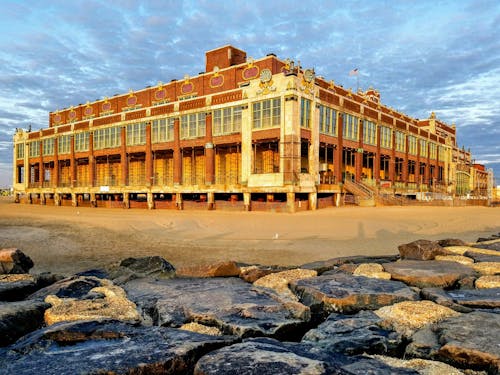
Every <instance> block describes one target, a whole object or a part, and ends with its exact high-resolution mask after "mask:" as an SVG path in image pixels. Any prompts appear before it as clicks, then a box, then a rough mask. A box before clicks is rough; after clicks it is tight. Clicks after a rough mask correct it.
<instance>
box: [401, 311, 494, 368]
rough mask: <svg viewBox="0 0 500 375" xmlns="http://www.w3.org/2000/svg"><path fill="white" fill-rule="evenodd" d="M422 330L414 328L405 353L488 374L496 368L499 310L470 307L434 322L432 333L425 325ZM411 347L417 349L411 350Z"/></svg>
mask: <svg viewBox="0 0 500 375" xmlns="http://www.w3.org/2000/svg"><path fill="white" fill-rule="evenodd" d="M424 330H425V332H424V333H423V334H422V332H419V331H417V332H416V333H415V335H414V336H413V337H412V340H413V343H412V344H410V346H409V347H408V349H407V354H409V355H415V354H417V355H419V354H423V355H424V356H426V355H427V356H429V357H431V358H432V359H437V360H441V361H445V362H448V363H450V364H452V365H454V366H458V367H463V368H470V369H475V370H486V371H488V372H489V373H492V374H496V373H498V371H499V370H500V346H499V345H498V338H499V337H500V314H494V313H488V312H483V311H474V312H471V313H469V314H462V315H460V316H457V317H453V318H448V319H445V320H443V321H441V322H439V323H436V324H434V325H433V326H432V327H431V331H432V332H433V335H432V334H430V332H431V331H430V330H429V327H426V328H424ZM414 343H416V344H415V345H414ZM414 347H417V348H418V349H419V350H420V352H418V351H416V350H413V349H414Z"/></svg>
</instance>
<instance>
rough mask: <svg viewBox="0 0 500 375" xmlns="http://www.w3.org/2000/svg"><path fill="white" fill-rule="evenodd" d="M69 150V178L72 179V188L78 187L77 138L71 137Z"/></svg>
mask: <svg viewBox="0 0 500 375" xmlns="http://www.w3.org/2000/svg"><path fill="white" fill-rule="evenodd" d="M70 141H71V142H70V149H69V178H70V179H71V187H75V185H76V159H75V136H74V135H72V136H71V137H70Z"/></svg>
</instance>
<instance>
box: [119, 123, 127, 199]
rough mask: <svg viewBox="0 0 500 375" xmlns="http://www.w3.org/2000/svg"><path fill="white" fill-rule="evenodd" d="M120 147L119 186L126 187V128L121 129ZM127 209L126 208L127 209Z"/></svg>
mask: <svg viewBox="0 0 500 375" xmlns="http://www.w3.org/2000/svg"><path fill="white" fill-rule="evenodd" d="M120 135H121V147H120V164H121V169H122V170H121V172H122V176H121V181H120V183H121V185H122V186H127V184H128V160H127V128H126V127H125V126H123V127H122V131H121V134H120ZM123 201H125V194H124V195H123ZM127 204H128V194H127ZM127 208H128V207H127Z"/></svg>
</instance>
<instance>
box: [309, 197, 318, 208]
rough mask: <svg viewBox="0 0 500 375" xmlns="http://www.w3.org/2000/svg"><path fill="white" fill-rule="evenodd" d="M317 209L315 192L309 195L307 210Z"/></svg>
mask: <svg viewBox="0 0 500 375" xmlns="http://www.w3.org/2000/svg"><path fill="white" fill-rule="evenodd" d="M317 207H318V194H317V193H316V192H314V193H309V209H310V210H311V211H316V208H317Z"/></svg>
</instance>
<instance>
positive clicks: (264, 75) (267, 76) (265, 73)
mask: <svg viewBox="0 0 500 375" xmlns="http://www.w3.org/2000/svg"><path fill="white" fill-rule="evenodd" d="M272 78H273V73H272V72H271V71H270V70H269V69H263V70H262V72H261V73H260V81H261V82H262V83H267V82H269V81H270V80H271V79H272Z"/></svg>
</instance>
